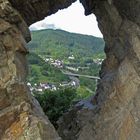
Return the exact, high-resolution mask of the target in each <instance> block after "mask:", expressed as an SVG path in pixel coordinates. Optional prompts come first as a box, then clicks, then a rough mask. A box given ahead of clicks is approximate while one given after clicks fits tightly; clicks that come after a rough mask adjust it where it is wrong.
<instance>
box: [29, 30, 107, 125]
mask: <svg viewBox="0 0 140 140" xmlns="http://www.w3.org/2000/svg"><path fill="white" fill-rule="evenodd" d="M31 34H32V41H31V42H30V43H29V44H28V46H27V47H28V49H29V50H30V53H29V55H28V57H27V58H28V63H29V76H28V79H27V82H28V85H29V87H30V90H31V91H32V93H33V95H34V96H35V97H36V99H37V100H38V101H39V103H40V104H41V106H42V108H43V110H44V112H45V113H46V114H47V116H48V117H49V119H50V121H51V122H52V123H53V124H54V126H55V127H56V128H57V120H58V119H59V117H60V116H62V114H63V113H64V112H66V111H68V109H69V108H70V107H71V106H72V105H73V103H76V102H77V101H79V100H81V99H87V98H88V97H89V96H93V95H94V94H95V89H96V85H97V80H95V79H89V78H87V77H80V76H79V77H73V76H70V75H67V74H66V73H70V74H77V75H88V76H98V75H99V71H100V68H101V63H102V61H103V59H104V58H105V55H104V52H103V50H104V41H103V39H102V38H97V37H93V36H87V35H80V34H74V33H69V32H66V31H62V30H51V29H49V30H48V29H47V30H42V31H34V32H31Z"/></svg>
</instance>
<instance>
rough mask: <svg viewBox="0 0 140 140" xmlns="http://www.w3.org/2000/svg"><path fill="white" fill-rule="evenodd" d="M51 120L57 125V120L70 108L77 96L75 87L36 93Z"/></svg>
mask: <svg viewBox="0 0 140 140" xmlns="http://www.w3.org/2000/svg"><path fill="white" fill-rule="evenodd" d="M34 95H35V97H36V99H37V100H38V101H39V103H40V105H41V106H42V108H43V110H44V112H45V113H46V115H47V116H48V118H49V119H50V121H51V122H52V123H53V124H54V126H55V127H57V124H56V122H57V120H58V118H59V117H60V116H62V114H63V113H64V112H66V111H68V109H69V108H70V106H71V104H72V101H73V99H74V98H75V97H76V90H75V89H73V88H66V89H60V90H58V91H45V92H44V94H41V95H40V94H34Z"/></svg>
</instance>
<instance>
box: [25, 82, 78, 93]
mask: <svg viewBox="0 0 140 140" xmlns="http://www.w3.org/2000/svg"><path fill="white" fill-rule="evenodd" d="M27 86H28V87H29V89H30V91H31V92H32V93H33V92H43V91H46V90H50V91H56V90H59V89H60V88H61V87H64V88H66V87H76V86H77V84H76V82H75V81H70V82H62V83H60V84H59V85H57V86H56V85H54V84H51V83H39V84H36V83H35V84H31V83H29V82H28V83H27Z"/></svg>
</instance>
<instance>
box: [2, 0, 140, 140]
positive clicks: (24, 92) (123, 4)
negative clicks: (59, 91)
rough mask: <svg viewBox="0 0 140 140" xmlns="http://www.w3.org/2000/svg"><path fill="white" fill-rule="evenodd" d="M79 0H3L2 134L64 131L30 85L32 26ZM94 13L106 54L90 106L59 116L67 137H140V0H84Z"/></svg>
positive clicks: (45, 135) (7, 138) (19, 137)
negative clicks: (54, 123) (28, 59)
mask: <svg viewBox="0 0 140 140" xmlns="http://www.w3.org/2000/svg"><path fill="white" fill-rule="evenodd" d="M74 1H75V0H0V60H1V61H0V139H1V140H32V139H37V140H46V139H47V140H58V139H60V137H59V136H58V134H57V132H56V131H55V129H54V127H53V126H52V125H51V123H50V122H49V120H48V119H47V117H46V116H45V115H44V113H43V112H42V110H41V108H40V106H39V105H38V103H37V101H36V100H35V99H34V98H33V97H32V96H31V94H30V93H29V91H28V88H27V87H26V76H27V71H28V69H27V64H26V57H25V56H26V54H27V53H28V50H27V49H26V47H25V46H26V43H27V42H28V41H30V32H29V30H28V26H29V25H30V24H32V23H34V22H36V21H39V20H41V19H43V18H44V17H46V16H48V15H51V14H53V13H55V12H57V11H58V10H59V9H61V8H65V7H68V6H69V5H70V4H71V3H72V2H74ZM81 2H82V4H83V6H84V7H85V14H86V15H88V14H90V13H95V15H96V17H97V20H98V24H99V28H100V30H101V31H102V33H103V35H104V40H105V42H106V46H105V53H106V59H105V60H104V62H103V64H102V70H101V72H100V77H101V80H100V81H99V83H98V88H97V91H96V92H97V93H96V96H95V97H93V98H92V99H91V100H90V101H86V102H90V104H91V106H92V107H90V108H89V106H86V105H87V104H86V102H83V103H82V104H84V105H83V106H81V105H78V106H77V107H76V108H74V109H73V110H71V111H70V112H69V113H67V114H66V115H64V117H63V118H62V119H61V121H60V122H59V124H60V127H59V130H58V132H59V134H60V136H62V139H64V140H139V139H140V110H139V108H140V102H139V101H140V94H139V93H140V47H139V46H140V14H139V12H140V1H139V0H123V1H122V0H81Z"/></svg>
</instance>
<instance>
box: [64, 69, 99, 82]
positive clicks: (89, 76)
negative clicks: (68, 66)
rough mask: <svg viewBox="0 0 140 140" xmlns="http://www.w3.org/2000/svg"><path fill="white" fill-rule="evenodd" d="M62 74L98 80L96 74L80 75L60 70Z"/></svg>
mask: <svg viewBox="0 0 140 140" xmlns="http://www.w3.org/2000/svg"><path fill="white" fill-rule="evenodd" d="M62 73H63V74H65V75H68V76H74V77H85V78H89V79H95V80H99V79H100V78H99V77H97V76H91V75H82V74H75V73H71V72H64V71H62Z"/></svg>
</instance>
